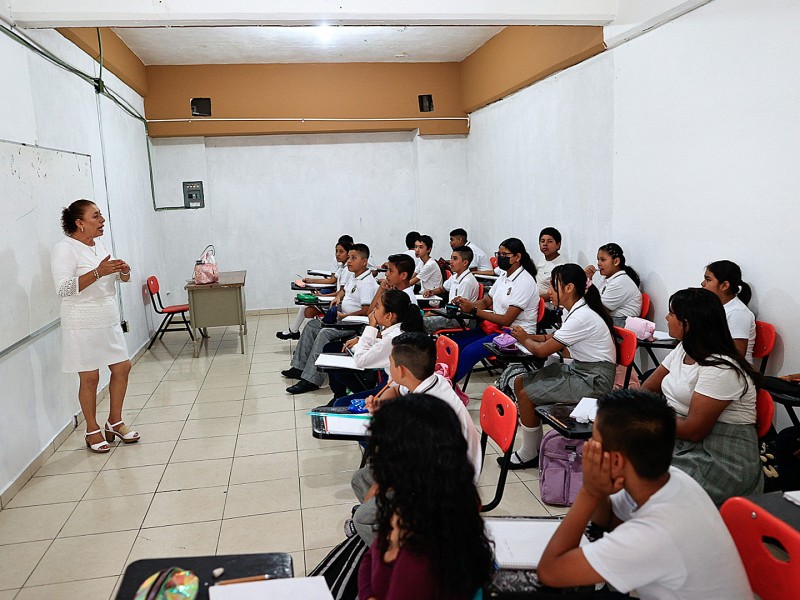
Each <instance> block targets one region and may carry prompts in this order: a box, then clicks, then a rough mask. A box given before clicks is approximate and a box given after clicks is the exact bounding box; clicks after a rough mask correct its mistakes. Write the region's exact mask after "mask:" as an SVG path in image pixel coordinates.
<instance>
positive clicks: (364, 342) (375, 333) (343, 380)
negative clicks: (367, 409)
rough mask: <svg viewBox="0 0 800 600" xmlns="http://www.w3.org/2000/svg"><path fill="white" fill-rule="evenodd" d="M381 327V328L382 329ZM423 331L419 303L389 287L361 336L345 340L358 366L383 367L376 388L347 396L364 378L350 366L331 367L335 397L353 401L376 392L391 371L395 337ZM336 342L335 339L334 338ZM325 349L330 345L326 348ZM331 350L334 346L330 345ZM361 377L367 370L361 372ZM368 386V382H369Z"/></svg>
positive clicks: (332, 387) (361, 387)
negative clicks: (348, 367)
mask: <svg viewBox="0 0 800 600" xmlns="http://www.w3.org/2000/svg"><path fill="white" fill-rule="evenodd" d="M379 327H380V329H379ZM407 331H417V332H423V331H424V327H423V324H422V313H421V312H420V310H419V307H418V306H417V305H415V304H412V303H411V300H410V299H409V297H408V294H406V293H405V292H404V291H400V290H386V291H384V292H383V294H382V295H381V297H380V298H379V299H378V301H377V303H376V304H375V309H374V310H373V311H372V312H371V313H370V314H369V325H368V326H367V327H366V328H365V329H364V332H363V333H362V334H361V337H357V338H353V339H352V340H348V341H347V342H346V343H345V349H347V350H349V351H350V353H351V354H352V355H353V359H354V361H355V364H356V366H357V367H360V368H362V369H383V371H380V372H379V373H378V380H377V382H373V383H376V385H377V386H378V387H376V389H374V390H373V389H369V390H368V391H367V392H359V393H358V394H355V395H353V396H345V395H346V394H347V389H348V388H349V389H350V390H352V391H354V390H362V389H364V387H365V385H364V381H363V379H360V378H359V377H358V373H357V372H356V371H351V370H349V369H335V370H332V371H328V376H329V378H330V386H331V391H332V392H333V398H334V400H335V399H337V398H342V396H345V398H342V403H343V404H344V400H346V401H347V402H346V404H350V400H351V399H352V398H354V397H366V396H368V395H370V394H374V393H377V392H378V390H379V387H382V385H381V384H382V383H385V382H386V381H387V377H388V374H389V355H390V354H391V353H392V340H393V339H394V338H395V337H397V336H398V335H400V334H401V333H403V332H407ZM334 343H336V342H334ZM339 348H341V345H339ZM325 350H326V351H328V350H329V349H328V348H326V349H325ZM331 350H332V349H331ZM334 351H335V350H334ZM361 375H362V377H366V376H367V375H366V374H363V373H361ZM366 387H369V386H366Z"/></svg>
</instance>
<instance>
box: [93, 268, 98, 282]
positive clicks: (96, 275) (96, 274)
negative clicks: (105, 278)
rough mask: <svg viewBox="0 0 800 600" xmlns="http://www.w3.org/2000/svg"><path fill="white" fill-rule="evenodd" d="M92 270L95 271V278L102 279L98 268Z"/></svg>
mask: <svg viewBox="0 0 800 600" xmlns="http://www.w3.org/2000/svg"><path fill="white" fill-rule="evenodd" d="M92 272H93V273H94V278H95V280H97V279H100V273H98V272H97V269H92Z"/></svg>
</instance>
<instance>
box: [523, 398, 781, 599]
mask: <svg viewBox="0 0 800 600" xmlns="http://www.w3.org/2000/svg"><path fill="white" fill-rule="evenodd" d="M675 431H676V426H675V412H674V411H673V410H672V409H671V408H670V407H669V406H668V405H667V403H666V402H665V400H664V398H662V397H660V396H655V395H652V394H648V393H644V392H641V391H638V390H619V391H617V392H613V393H611V394H609V395H608V396H606V397H604V398H601V399H600V401H599V402H598V409H597V418H596V420H595V423H594V432H593V435H592V439H591V440H589V441H588V442H587V443H586V445H585V446H584V447H583V487H582V488H581V490H580V492H579V493H578V497H577V498H576V499H575V503H574V504H573V505H572V508H571V509H570V510H569V512H568V513H567V516H566V517H565V518H564V520H563V521H562V522H561V525H560V526H559V527H558V529H557V530H556V532H555V534H554V535H553V537H552V538H551V539H550V542H549V543H548V544H547V548H545V550H544V553H543V554H542V558H541V560H540V561H539V567H538V572H537V575H538V576H539V580H540V581H541V582H542V583H543V584H545V585H548V586H553V587H573V586H582V585H592V584H597V583H603V582H607V583H609V584H610V585H612V586H614V589H616V590H617V591H618V592H623V593H626V594H627V593H629V592H633V596H634V597H636V598H641V600H675V599H678V598H680V599H681V600H706V599H710V598H719V599H722V598H724V599H725V600H752V598H753V593H752V592H751V591H750V585H749V583H748V581H747V574H746V572H745V570H744V566H743V565H742V560H741V558H740V557H739V553H738V552H737V551H736V545H735V544H734V542H733V539H732V538H731V534H730V533H729V531H728V528H727V527H726V526H725V523H724V522H723V520H722V518H721V517H720V514H719V511H718V510H717V508H716V507H715V506H714V504H713V503H712V502H711V499H710V498H709V497H708V495H707V494H706V493H705V492H704V491H703V489H702V488H701V487H700V486H699V485H698V484H697V483H696V482H695V481H694V480H692V478H691V477H689V476H688V475H686V474H685V473H683V472H682V471H680V470H679V469H676V468H675V467H671V466H670V459H671V458H672V448H673V445H674V443H675ZM590 520H591V521H592V522H593V523H594V524H595V525H597V526H599V527H601V528H603V529H604V530H606V533H605V534H604V535H603V537H602V538H600V539H599V540H597V541H594V542H592V543H591V544H581V539H582V538H583V532H584V530H585V529H586V525H587V524H588V522H589V521H590ZM787 594H788V592H787ZM602 597H604V596H602ZM786 597H787V598H788V595H787V596H786Z"/></svg>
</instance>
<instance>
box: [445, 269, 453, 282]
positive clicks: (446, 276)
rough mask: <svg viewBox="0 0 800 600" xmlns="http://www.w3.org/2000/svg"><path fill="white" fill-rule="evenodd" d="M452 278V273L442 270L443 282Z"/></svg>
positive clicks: (448, 270)
mask: <svg viewBox="0 0 800 600" xmlns="http://www.w3.org/2000/svg"><path fill="white" fill-rule="evenodd" d="M452 276H453V272H452V271H451V270H450V269H445V270H444V280H445V281H447V280H448V279H450V278H451V277H452Z"/></svg>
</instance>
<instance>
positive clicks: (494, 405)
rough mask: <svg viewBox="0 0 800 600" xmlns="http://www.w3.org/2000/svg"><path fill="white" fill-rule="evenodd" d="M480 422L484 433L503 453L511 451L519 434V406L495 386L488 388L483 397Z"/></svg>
mask: <svg viewBox="0 0 800 600" xmlns="http://www.w3.org/2000/svg"><path fill="white" fill-rule="evenodd" d="M480 422H481V430H482V431H483V433H485V434H486V435H488V436H489V437H490V438H491V439H492V441H494V443H495V444H497V445H498V446H499V447H500V451H501V452H507V451H508V450H510V449H511V446H512V445H513V444H514V436H515V435H516V433H517V405H516V404H514V401H513V400H511V398H509V397H508V396H506V395H505V394H504V393H503V392H501V391H500V390H498V389H497V388H496V387H494V386H491V385H490V386H488V387H487V388H486V389H485V390H484V392H483V396H482V397H481V415H480Z"/></svg>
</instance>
